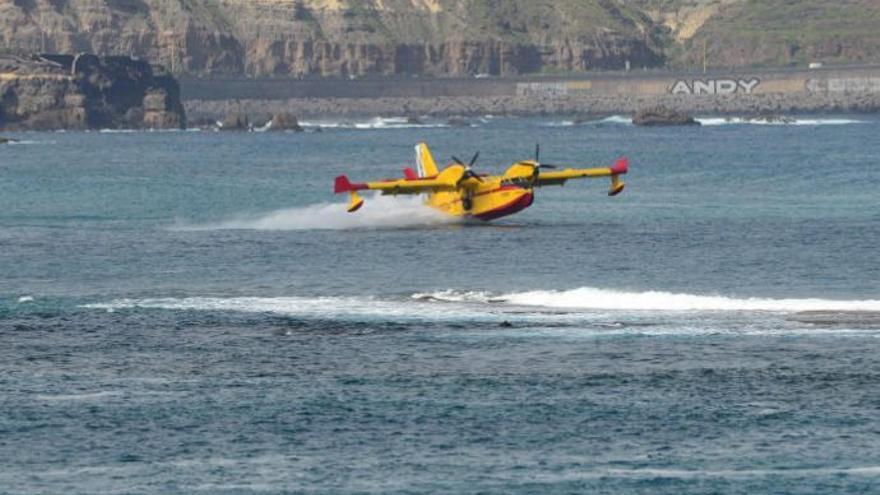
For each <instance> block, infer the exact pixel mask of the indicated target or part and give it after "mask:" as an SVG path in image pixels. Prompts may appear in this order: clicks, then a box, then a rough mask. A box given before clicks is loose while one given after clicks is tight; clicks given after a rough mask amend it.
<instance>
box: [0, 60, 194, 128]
mask: <svg viewBox="0 0 880 495" xmlns="http://www.w3.org/2000/svg"><path fill="white" fill-rule="evenodd" d="M185 124H186V117H185V112H184V109H183V105H182V104H181V102H180V89H179V86H178V84H177V82H176V81H175V79H174V78H173V77H171V76H170V75H167V74H156V73H154V71H153V68H152V67H151V66H150V64H148V63H146V62H142V61H137V60H132V59H130V58H127V57H97V56H94V55H43V56H32V57H29V58H22V57H3V58H0V128H10V129H37V130H51V129H90V128H118V127H125V128H141V127H148V128H161V129H167V128H180V127H183V126H185Z"/></svg>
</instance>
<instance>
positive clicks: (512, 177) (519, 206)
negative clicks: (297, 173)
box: [334, 143, 629, 221]
mask: <svg viewBox="0 0 880 495" xmlns="http://www.w3.org/2000/svg"><path fill="white" fill-rule="evenodd" d="M479 156H480V153H479V152H478V153H477V154H475V155H474V157H473V158H472V159H471V160H470V162H469V163H468V164H465V163H464V162H462V161H461V160H459V159H458V158H455V157H452V163H450V164H449V165H448V166H446V167H445V168H444V169H443V170H442V171H441V170H439V169H438V167H437V164H436V162H435V161H434V157H433V156H431V151H430V150H429V149H428V145H427V144H425V143H419V144H418V145H416V164H417V168H418V171H416V170H413V169H411V168H409V167H407V168H405V169H404V170H403V174H404V177H402V178H399V179H384V180H380V181H376V182H362V183H353V182H351V181H350V180H349V179H348V177H347V176H345V175H340V176H339V177H337V178H336V183H335V187H334V192H335V193H336V194H341V193H349V195H350V201H349V204H348V211H349V212H352V213H353V212H355V211H357V210H358V209H360V207H361V206H363V205H364V200H363V198H361V197H360V195H359V194H358V191H367V190H375V191H381V194H383V195H397V194H425V195H426V197H425V204H426V205H428V206H430V207H431V208H434V209H436V210H438V211H440V212H442V213H445V214H447V215H450V216H454V217H463V218H477V219H480V220H484V221H489V220H495V219H496V218H501V217H505V216H507V215H512V214H514V213H517V212H520V211H522V210H524V209H526V208H528V207H529V206H531V205H532V202H533V201H534V198H535V188H538V187H544V186H561V185H563V184H565V182H566V181H569V180H572V179H584V178H598V177H609V178H610V179H611V188H610V189H609V190H608V195H609V196H616V195H618V194H620V192H621V191H623V187H624V183H623V181H622V180H621V179H620V176H621V175H624V174H626V173H627V170H628V167H629V164H628V161H627V159H626V158H621V159H619V160H617V162H616V163H615V164H614V165H613V166H611V167H599V168H565V169H562V170H552V169H557V168H558V166H557V165H553V164H549V163H541V161H540V146H536V147H535V159H534V160H522V161H518V162H516V163H514V164H513V165H511V166H510V168H508V169H507V171H505V172H504V174H502V175H487V174H477V173H476V172H474V171H473V170H472V167H473V165H474V163H476V161H477V158H479ZM545 170H550V171H545Z"/></svg>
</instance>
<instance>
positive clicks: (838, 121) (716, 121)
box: [696, 117, 865, 126]
mask: <svg viewBox="0 0 880 495" xmlns="http://www.w3.org/2000/svg"><path fill="white" fill-rule="evenodd" d="M696 120H697V121H698V122H699V123H700V124H702V125H704V126H718V125H796V126H797V125H800V126H818V125H848V124H864V123H865V121H864V120H856V119H842V118H812V119H805V118H804V119H802V118H791V117H780V118H775V119H773V118H771V119H762V118H746V117H698V118H697V119H696Z"/></svg>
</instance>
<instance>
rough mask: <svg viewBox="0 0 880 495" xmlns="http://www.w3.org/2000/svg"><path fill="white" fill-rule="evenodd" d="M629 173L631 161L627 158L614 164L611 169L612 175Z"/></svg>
mask: <svg viewBox="0 0 880 495" xmlns="http://www.w3.org/2000/svg"><path fill="white" fill-rule="evenodd" d="M628 171H629V159H627V158H626V157H625V156H624V157H621V158H620V159H619V160H617V161H616V162H614V166H613V167H611V175H622V174H625V173H627V172H628Z"/></svg>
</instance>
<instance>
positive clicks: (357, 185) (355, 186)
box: [333, 175, 369, 194]
mask: <svg viewBox="0 0 880 495" xmlns="http://www.w3.org/2000/svg"><path fill="white" fill-rule="evenodd" d="M363 189H369V187H367V185H366V184H364V183H362V182H354V183H353V182H351V181H349V180H348V176H347V175H340V176H339V177H337V178H336V183H335V184H333V192H334V193H336V194H339V193H344V192H352V191H360V190H363Z"/></svg>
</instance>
